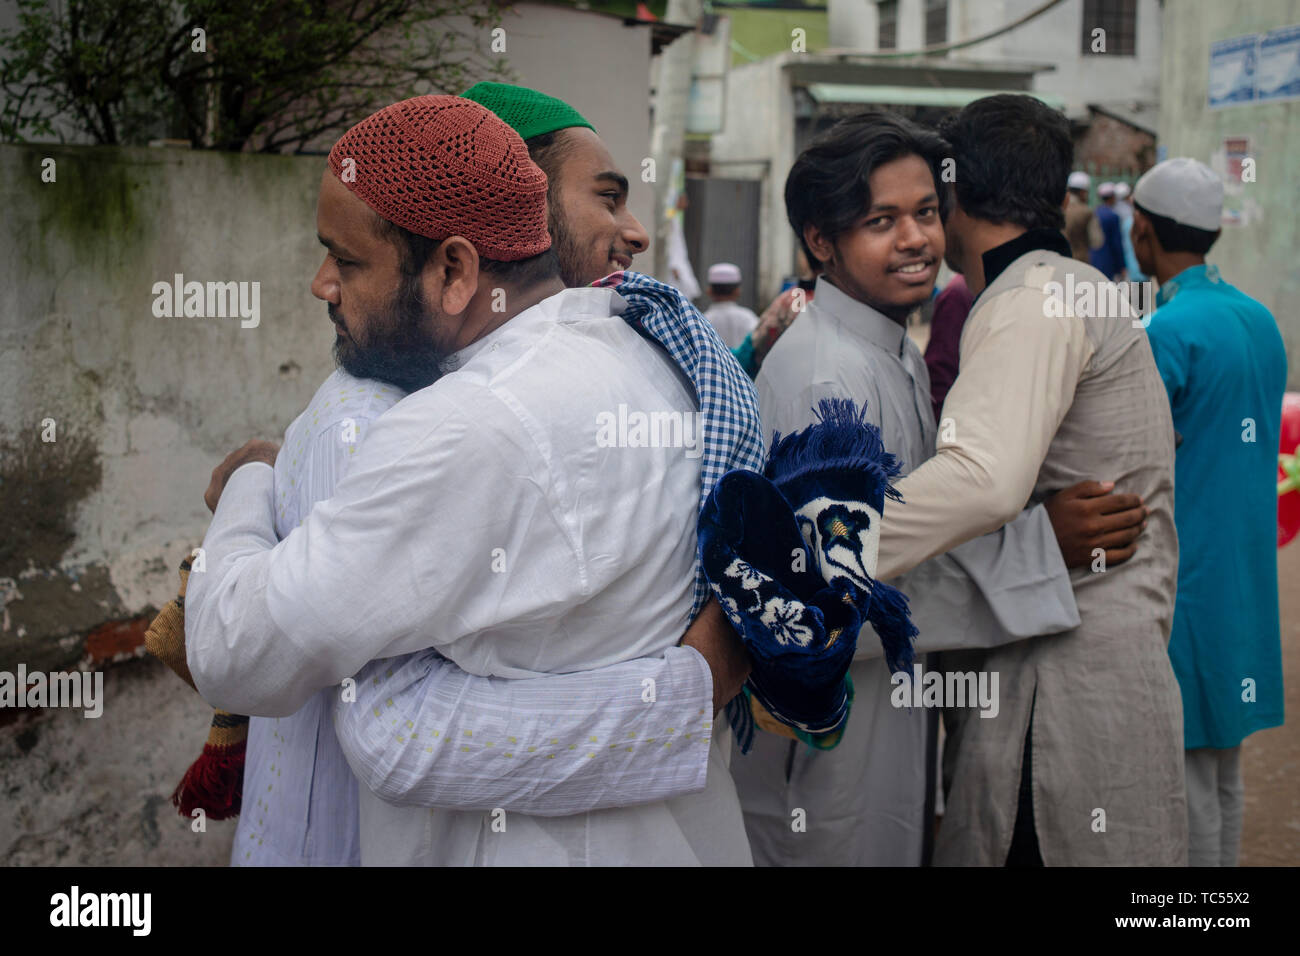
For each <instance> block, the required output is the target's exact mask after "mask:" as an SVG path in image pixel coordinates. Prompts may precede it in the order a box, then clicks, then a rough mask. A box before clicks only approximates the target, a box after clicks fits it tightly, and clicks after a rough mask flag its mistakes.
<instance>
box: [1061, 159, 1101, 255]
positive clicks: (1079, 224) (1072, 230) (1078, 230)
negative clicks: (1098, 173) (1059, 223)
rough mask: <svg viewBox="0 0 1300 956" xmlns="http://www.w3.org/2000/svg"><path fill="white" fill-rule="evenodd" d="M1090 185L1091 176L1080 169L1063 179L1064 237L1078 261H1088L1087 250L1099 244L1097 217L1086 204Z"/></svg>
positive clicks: (1099, 234) (1099, 232) (1099, 235)
mask: <svg viewBox="0 0 1300 956" xmlns="http://www.w3.org/2000/svg"><path fill="white" fill-rule="evenodd" d="M1091 186H1092V177H1090V176H1089V175H1088V174H1087V173H1085V172H1084V171H1083V170H1081V169H1076V170H1075V171H1074V172H1072V173H1070V177H1069V179H1067V180H1066V181H1065V189H1066V192H1065V195H1066V199H1065V238H1066V239H1069V240H1070V254H1071V255H1072V256H1074V258H1076V259H1078V260H1079V261H1080V262H1087V261H1089V260H1088V254H1089V252H1091V251H1092V250H1093V249H1094V248H1096V247H1097V246H1100V245H1101V231H1100V230H1099V229H1098V228H1097V217H1096V216H1094V215H1093V214H1092V207H1091V206H1089V205H1088V189H1089V188H1090V187H1091Z"/></svg>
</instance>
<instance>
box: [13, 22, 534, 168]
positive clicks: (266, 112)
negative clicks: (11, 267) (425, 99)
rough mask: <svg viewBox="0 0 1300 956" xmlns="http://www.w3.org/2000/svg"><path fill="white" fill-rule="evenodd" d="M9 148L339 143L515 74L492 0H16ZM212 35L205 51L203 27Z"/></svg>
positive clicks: (275, 147) (270, 148)
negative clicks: (410, 99) (79, 141)
mask: <svg viewBox="0 0 1300 956" xmlns="http://www.w3.org/2000/svg"><path fill="white" fill-rule="evenodd" d="M17 2H18V5H19V17H18V26H17V27H16V28H15V29H13V30H10V31H7V32H5V33H3V34H0V90H3V92H4V102H3V105H2V106H0V139H3V140H5V141H11V142H12V141H24V140H27V139H31V138H49V137H51V136H57V137H58V138H60V139H65V138H69V137H71V138H89V139H90V140H92V141H94V142H96V143H104V144H140V143H144V142H147V141H148V140H149V139H153V138H158V137H164V136H171V137H177V138H181V139H188V140H190V142H191V143H192V144H193V145H194V146H195V147H196V148H209V149H224V150H257V151H263V152H284V151H293V152H301V151H303V150H306V149H309V148H312V147H316V148H325V147H326V146H328V144H329V141H330V140H331V139H332V138H333V137H334V136H335V135H337V134H338V133H339V132H341V131H342V130H344V129H346V128H347V127H348V126H350V125H351V124H352V123H354V122H356V121H357V120H359V119H361V118H362V117H364V116H366V115H368V114H369V113H371V112H373V111H374V110H376V109H378V108H380V107H381V106H384V105H386V104H388V103H391V102H393V101H394V100H397V99H401V98H404V97H407V96H414V95H418V94H420V93H428V92H440V93H458V92H460V91H461V90H462V89H463V88H464V87H466V86H468V85H470V84H471V83H472V82H474V81H475V80H478V79H488V78H508V76H509V71H508V69H507V68H506V66H505V63H504V62H503V61H502V60H501V59H500V58H498V57H495V56H493V55H491V54H490V53H488V52H487V40H488V37H489V34H490V31H491V29H492V27H493V26H495V25H497V24H498V23H499V22H500V11H499V9H498V6H497V4H496V2H489V3H486V4H485V3H484V2H483V0H64V2H63V3H61V4H51V3H47V2H44V0H17ZM196 28H198V29H201V30H203V31H204V44H203V46H204V47H205V50H204V52H201V53H200V52H195V51H194V50H193V49H192V32H193V31H194V30H195V29H196Z"/></svg>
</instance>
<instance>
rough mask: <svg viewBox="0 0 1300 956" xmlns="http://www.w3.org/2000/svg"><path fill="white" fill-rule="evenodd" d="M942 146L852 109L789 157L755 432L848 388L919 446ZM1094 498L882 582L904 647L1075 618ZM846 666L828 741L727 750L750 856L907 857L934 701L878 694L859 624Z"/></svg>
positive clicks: (875, 655) (924, 444) (975, 641)
mask: <svg viewBox="0 0 1300 956" xmlns="http://www.w3.org/2000/svg"><path fill="white" fill-rule="evenodd" d="M946 155H947V152H946V147H945V144H944V143H943V141H942V140H941V139H940V138H939V137H938V136H936V135H935V134H934V133H932V132H930V131H928V130H925V129H922V128H920V127H918V126H916V125H914V124H912V123H910V122H908V121H906V120H904V119H902V118H901V117H898V116H895V115H893V114H890V113H884V112H868V113H864V114H861V115H859V116H855V117H852V118H849V119H846V120H843V121H841V122H840V123H839V124H837V125H836V126H835V127H833V128H832V129H831V130H829V131H828V132H827V133H826V134H824V135H823V136H822V137H821V138H820V139H818V140H817V141H816V142H814V143H813V145H811V146H810V147H809V148H808V149H807V150H805V151H804V153H803V154H802V155H801V156H800V157H799V159H798V160H797V161H796V162H795V164H794V167H793V168H792V169H791V171H790V176H789V178H788V179H787V180H786V188H785V196H786V209H787V212H788V215H789V219H790V224H791V226H792V227H793V228H794V230H795V233H796V234H797V235H798V236H799V238H800V240H801V241H802V243H803V246H804V249H805V251H806V253H807V255H808V259H809V261H810V262H814V261H815V262H817V263H818V264H819V265H820V267H821V268H822V275H821V278H819V279H818V280H817V290H816V296H815V297H814V298H813V300H812V302H811V303H810V304H809V306H808V309H807V313H806V314H805V315H804V316H802V317H801V318H800V319H799V321H797V322H795V323H794V324H793V325H792V326H791V327H790V330H789V331H788V332H787V333H786V334H785V335H784V336H783V337H782V338H781V339H780V340H778V341H777V343H776V345H775V346H773V348H772V351H771V354H770V355H769V356H768V358H767V361H766V363H765V364H764V365H763V368H762V371H761V372H760V373H759V376H758V382H757V385H758V394H759V405H760V410H761V413H762V417H763V424H764V427H765V429H766V430H767V431H768V433H769V434H770V433H771V432H772V431H780V432H782V433H786V434H788V433H790V432H792V431H795V430H797V429H800V428H803V427H806V426H807V425H809V424H811V423H812V422H813V420H814V417H813V409H814V407H815V406H816V405H817V403H818V401H820V400H821V399H824V398H851V399H853V400H854V401H855V402H857V403H858V405H859V406H865V411H866V416H867V418H868V419H869V420H870V421H872V422H873V423H875V424H876V425H877V426H878V427H879V428H880V430H881V437H882V438H883V440H884V444H885V448H886V450H887V451H889V452H891V453H892V454H894V455H895V456H897V457H898V458H899V460H900V463H901V465H902V471H903V473H904V474H906V473H907V472H909V471H911V470H912V469H914V468H916V467H918V466H919V465H920V464H921V463H922V462H924V461H925V460H926V459H928V458H930V457H931V456H932V455H933V454H934V448H935V433H936V427H935V420H934V415H933V412H932V410H931V401H930V386H929V376H928V374H927V372H926V368H925V363H924V361H923V360H922V358H921V354H920V351H919V350H918V349H917V347H916V345H915V344H914V343H913V342H912V341H911V340H910V339H909V338H908V336H907V334H906V321H907V317H908V315H909V314H910V313H911V312H912V311H913V310H915V309H916V308H917V307H918V306H919V305H920V304H921V303H923V302H924V301H925V300H926V299H927V298H928V297H929V296H930V292H931V289H932V288H933V286H934V280H935V276H936V274H937V271H938V267H939V262H940V261H941V260H942V258H943V255H944V229H943V213H944V200H945V196H944V194H943V193H941V191H940V188H939V185H940V182H941V179H940V173H941V169H942V163H943V160H944V158H945V157H946ZM954 495H956V496H957V497H958V498H959V497H960V489H954ZM1099 500H1103V499H1099V498H1087V499H1081V498H1078V497H1075V498H1071V499H1070V500H1069V501H1067V502H1062V503H1061V504H1062V508H1061V509H1060V514H1058V515H1055V516H1054V515H1051V514H1049V511H1048V509H1046V508H1044V507H1036V508H1031V509H1029V510H1027V511H1026V512H1025V513H1024V514H1023V515H1022V516H1021V517H1019V518H1017V519H1016V520H1014V521H1013V522H1012V523H1010V524H1008V525H1007V526H1006V527H1005V528H1002V529H1000V530H998V531H996V532H994V533H993V534H990V535H986V536H984V537H983V538H980V539H977V540H975V541H972V542H970V544H968V545H966V546H965V547H963V548H960V549H957V550H955V551H954V552H953V553H952V554H950V555H944V556H941V557H940V558H938V559H936V560H934V561H931V562H927V563H926V564H925V565H923V566H921V567H919V568H917V569H916V570H915V572H914V573H913V574H912V575H909V576H908V577H907V578H906V579H905V580H903V579H900V580H897V581H895V582H893V583H895V584H897V585H898V586H899V587H900V588H901V589H902V590H903V591H904V593H906V594H907V595H908V596H909V598H910V600H911V604H912V612H913V619H914V620H915V622H916V624H917V626H918V628H919V629H920V637H919V638H918V639H917V649H918V651H937V650H943V649H948V648H953V647H961V646H991V645H995V644H1000V643H1005V642H1008V641H1015V640H1020V639H1023V638H1029V637H1036V636H1037V635H1042V634H1050V633H1053V632H1056V631H1062V630H1065V629H1067V628H1069V627H1073V626H1074V625H1075V624H1077V623H1078V616H1077V613H1076V611H1075V607H1074V600H1073V596H1072V594H1071V593H1070V584H1069V576H1068V572H1067V563H1070V564H1077V563H1079V562H1080V561H1082V560H1084V558H1085V557H1086V555H1087V554H1088V553H1089V552H1090V547H1091V546H1093V545H1095V543H1096V542H1095V541H1089V540H1087V539H1088V537H1089V536H1088V534H1086V533H1085V531H1086V530H1087V528H1086V524H1087V520H1088V514H1089V513H1090V512H1095V511H1096V510H1098V509H1099V508H1100V504H1099ZM1111 503H1112V504H1114V505H1116V506H1117V507H1119V508H1120V509H1121V510H1124V511H1127V512H1128V514H1127V515H1126V516H1125V517H1124V518H1116V519H1109V520H1108V522H1107V523H1108V524H1113V523H1116V522H1118V523H1120V524H1122V525H1126V526H1134V527H1132V528H1131V530H1130V531H1129V532H1128V533H1129V534H1130V535H1131V536H1132V537H1136V534H1137V528H1136V524H1137V521H1140V508H1139V507H1138V505H1139V503H1138V502H1137V501H1135V500H1121V501H1116V502H1111ZM889 507H890V509H893V508H896V507H898V505H895V504H891V505H890V506H889ZM1135 509H1136V510H1135ZM1054 518H1055V519H1056V520H1055V521H1054V520H1053V519H1054ZM1054 524H1055V525H1059V527H1058V528H1057V530H1056V531H1055V533H1054ZM1058 535H1059V538H1060V545H1059V547H1058V543H1057V540H1056V537H1057V536H1058ZM1130 541H1131V538H1130ZM1127 544H1128V542H1126V547H1127ZM1128 553H1131V552H1128ZM1063 554H1064V555H1066V558H1067V559H1068V560H1063V557H1062V555H1063ZM1112 556H1113V557H1115V558H1117V559H1123V557H1125V554H1123V553H1119V552H1113V554H1112ZM850 673H851V676H852V679H853V685H854V690H855V695H856V696H855V699H854V702H853V706H852V710H851V711H850V715H849V722H848V726H847V728H846V730H845V732H844V736H843V739H842V740H841V742H840V743H839V745H838V746H837V747H835V748H834V749H832V750H826V751H819V750H813V749H811V748H807V747H804V746H803V745H801V744H799V743H798V742H796V741H792V740H785V739H782V738H780V737H778V736H775V735H768V734H759V735H757V737H756V739H755V745H754V749H753V751H752V752H751V753H750V754H748V755H747V756H741V755H738V754H736V755H733V759H732V764H731V769H732V774H733V776H734V777H735V780H736V787H737V791H738V792H739V794H740V797H741V803H742V806H743V807H744V810H745V825H746V829H747V831H748V833H749V836H750V843H751V846H752V848H753V851H754V859H755V862H756V863H759V864H769V865H782V864H810V865H812V864H831V865H894V866H916V865H919V864H920V863H921V862H922V858H923V852H924V851H923V848H924V846H925V843H926V839H927V833H928V831H929V829H930V827H929V822H928V821H929V814H928V813H927V812H926V809H927V798H928V797H929V796H930V794H931V793H932V792H933V785H932V783H931V780H932V778H931V774H932V768H933V764H934V760H933V758H932V757H931V758H930V759H927V752H928V750H929V751H930V752H932V748H933V746H934V744H933V740H934V734H935V733H936V731H937V720H936V714H935V712H934V711H930V712H929V713H928V714H927V713H917V712H914V711H913V710H910V709H908V708H900V707H897V706H895V704H894V700H893V699H894V697H895V695H894V694H893V691H894V690H895V686H894V684H893V683H891V679H890V674H889V670H888V668H887V666H886V665H885V663H884V661H883V660H882V659H881V657H880V647H879V642H878V641H875V640H865V639H864V640H862V641H861V642H860V646H859V649H858V656H857V658H856V659H855V661H854V663H853V665H852V668H851V671H850ZM908 697H909V700H910V695H908ZM970 704H971V706H975V702H974V701H971V702H970ZM989 706H990V707H995V706H996V702H990V704H989ZM796 808H802V809H803V810H804V811H805V813H806V825H807V831H806V832H794V831H793V830H792V828H791V825H790V820H791V813H792V812H793V811H794V810H795V809H796Z"/></svg>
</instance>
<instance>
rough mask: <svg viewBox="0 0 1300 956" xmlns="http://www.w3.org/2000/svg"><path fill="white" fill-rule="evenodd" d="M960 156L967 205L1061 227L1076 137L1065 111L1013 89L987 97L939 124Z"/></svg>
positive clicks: (1034, 225)
mask: <svg viewBox="0 0 1300 956" xmlns="http://www.w3.org/2000/svg"><path fill="white" fill-rule="evenodd" d="M939 132H940V134H941V135H942V136H943V138H944V139H946V140H947V141H948V144H949V145H950V146H951V147H952V157H953V159H955V160H956V161H957V163H956V168H955V169H954V170H953V172H954V175H955V177H956V181H955V182H954V183H953V187H954V189H955V190H956V193H957V203H958V205H960V206H961V209H962V212H964V213H965V214H966V215H968V216H970V217H972V218H974V219H983V220H985V221H987V222H996V223H1012V224H1014V225H1017V226H1023V227H1024V228H1025V229H1063V228H1064V227H1065V213H1064V212H1063V211H1062V210H1061V203H1062V202H1064V201H1065V185H1066V182H1067V181H1068V180H1069V178H1070V168H1071V167H1072V166H1073V165H1074V144H1073V143H1072V142H1071V140H1070V123H1069V121H1068V120H1067V119H1066V118H1065V115H1064V114H1063V113H1061V112H1059V111H1058V110H1054V109H1052V108H1051V107H1050V106H1048V105H1047V104H1046V103H1044V102H1043V101H1042V100H1039V99H1036V98H1035V97H1032V96H1025V95H1020V94H1015V93H999V94H998V95H996V96H986V97H984V98H983V99H978V100H975V101H974V102H973V103H970V104H968V105H967V106H966V107H965V108H964V109H963V110H962V111H961V112H959V113H956V114H955V115H953V116H950V117H948V118H947V119H945V120H944V121H943V122H942V123H940V124H939Z"/></svg>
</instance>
